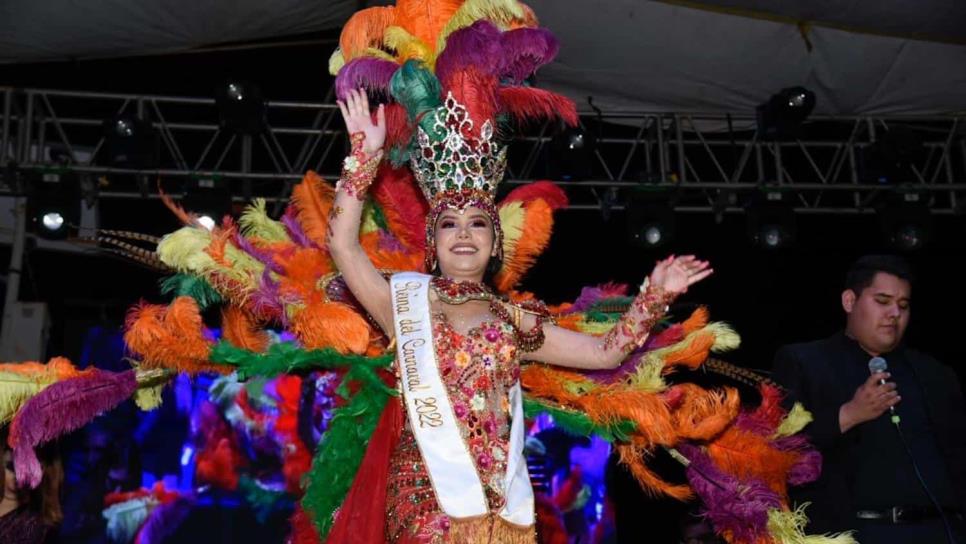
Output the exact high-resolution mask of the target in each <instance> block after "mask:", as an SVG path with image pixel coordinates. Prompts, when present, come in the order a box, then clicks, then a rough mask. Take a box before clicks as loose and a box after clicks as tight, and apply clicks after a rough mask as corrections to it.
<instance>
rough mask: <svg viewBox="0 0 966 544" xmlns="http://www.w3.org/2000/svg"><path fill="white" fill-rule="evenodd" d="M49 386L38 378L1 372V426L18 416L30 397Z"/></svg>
mask: <svg viewBox="0 0 966 544" xmlns="http://www.w3.org/2000/svg"><path fill="white" fill-rule="evenodd" d="M48 385H49V382H48V383H44V382H43V381H40V380H38V379H36V378H32V377H28V376H23V375H21V374H14V373H13V372H0V425H5V424H6V423H8V422H9V421H10V420H12V419H13V416H15V415H16V414H17V411H18V410H20V407H21V406H23V404H24V403H25V402H27V401H28V400H29V399H30V397H32V396H34V395H36V394H37V393H40V392H41V391H43V389H44V388H45V387H47V386H48Z"/></svg>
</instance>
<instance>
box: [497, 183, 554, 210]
mask: <svg viewBox="0 0 966 544" xmlns="http://www.w3.org/2000/svg"><path fill="white" fill-rule="evenodd" d="M532 200H543V201H544V202H546V203H547V205H548V206H550V209H552V210H559V209H562V208H566V207H567V205H568V204H569V202H568V200H567V193H565V192H564V190H563V189H561V188H560V187H559V186H557V185H555V184H554V183H553V182H550V181H535V182H533V183H528V184H526V185H521V186H519V187H517V188H516V189H514V190H512V191H510V194H508V195H506V198H505V199H503V202H501V203H500V204H501V205H503V204H506V203H507V202H517V201H520V202H530V201H532Z"/></svg>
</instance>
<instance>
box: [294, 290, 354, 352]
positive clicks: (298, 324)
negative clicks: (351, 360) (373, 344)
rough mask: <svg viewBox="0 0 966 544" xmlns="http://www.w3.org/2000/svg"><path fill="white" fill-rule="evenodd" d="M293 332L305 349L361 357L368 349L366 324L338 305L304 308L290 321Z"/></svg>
mask: <svg viewBox="0 0 966 544" xmlns="http://www.w3.org/2000/svg"><path fill="white" fill-rule="evenodd" d="M292 330H293V331H294V332H295V334H296V336H298V338H299V340H301V342H302V345H303V346H305V348H306V349H322V348H333V349H335V350H337V351H338V352H339V353H355V354H363V353H365V352H366V349H367V348H368V347H369V325H368V324H367V323H366V320H365V319H364V318H363V317H362V316H361V315H359V314H358V313H356V312H355V311H354V310H353V309H352V308H350V307H349V306H347V305H345V304H342V303H339V302H320V303H314V304H310V305H308V306H306V307H305V308H303V309H302V310H301V311H299V312H298V313H296V314H295V316H294V317H293V318H292Z"/></svg>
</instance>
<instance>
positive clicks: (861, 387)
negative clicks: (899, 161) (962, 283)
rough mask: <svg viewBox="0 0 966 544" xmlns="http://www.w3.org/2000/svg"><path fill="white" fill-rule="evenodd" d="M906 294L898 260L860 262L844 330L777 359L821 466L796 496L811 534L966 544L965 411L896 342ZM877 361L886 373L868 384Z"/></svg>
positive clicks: (905, 275) (948, 375)
mask: <svg viewBox="0 0 966 544" xmlns="http://www.w3.org/2000/svg"><path fill="white" fill-rule="evenodd" d="M911 291H912V275H911V273H910V270H909V267H908V265H907V264H906V263H905V261H903V260H902V259H900V258H898V257H892V256H867V257H863V258H861V259H859V260H858V261H857V262H856V263H855V264H854V265H853V266H852V268H851V269H850V270H849V273H848V277H847V280H846V286H845V290H844V291H843V292H842V308H843V309H844V310H845V313H846V325H845V330H844V331H842V332H839V333H836V334H835V335H833V336H832V337H830V338H826V339H824V340H818V341H815V342H809V343H805V344H794V345H790V346H785V347H783V348H781V349H780V350H779V351H778V353H777V354H776V357H775V365H774V375H773V378H774V379H775V381H776V382H778V383H779V384H780V385H782V386H783V387H785V388H786V390H787V391H788V395H789V399H788V400H789V401H795V400H797V401H800V402H801V403H802V404H803V405H804V406H805V408H807V409H808V410H809V411H810V412H811V413H812V415H813V416H814V420H813V421H812V423H811V424H810V425H809V426H808V427H806V428H805V432H806V434H808V435H809V436H810V437H811V439H812V442H813V443H814V444H815V446H816V447H818V449H819V450H820V451H821V452H822V455H823V458H824V459H823V461H824V463H823V465H824V466H823V470H822V475H821V477H820V478H819V479H818V480H817V481H816V482H814V483H813V484H810V485H808V486H805V487H803V488H801V489H800V490H798V491H797V493H795V494H793V496H792V498H793V499H795V501H796V502H797V503H802V502H810V503H811V506H810V507H809V508H808V510H807V511H806V513H807V514H808V516H809V518H810V519H811V525H810V527H809V529H810V531H811V532H837V531H845V530H851V529H855V530H857V531H858V533H857V534H856V538H857V540H858V541H859V542H861V543H862V544H876V543H893V542H895V543H937V544H942V543H944V542H949V541H950V539H952V541H954V542H959V543H960V544H966V536H964V534H966V531H964V530H963V517H962V512H963V506H964V495H966V493H964V492H966V406H964V402H963V394H962V391H961V389H960V386H959V382H958V380H957V377H956V374H955V373H954V372H953V371H952V370H951V369H949V368H948V367H946V366H944V365H942V364H940V363H939V362H938V361H936V360H935V359H933V358H932V357H930V356H928V355H926V354H924V353H921V352H918V351H915V350H913V349H910V348H908V347H906V346H905V345H904V344H903V342H902V337H903V334H904V333H905V330H906V326H907V325H908V324H909V314H910V302H911ZM873 357H882V358H884V359H885V360H886V361H887V363H888V370H887V371H886V372H879V373H871V374H870V369H869V361H870V360H871V359H872V358H873ZM894 420H898V421H899V423H898V424H896V423H895V422H894ZM937 506H938V508H937Z"/></svg>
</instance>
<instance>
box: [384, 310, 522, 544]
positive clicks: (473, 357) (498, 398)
mask: <svg viewBox="0 0 966 544" xmlns="http://www.w3.org/2000/svg"><path fill="white" fill-rule="evenodd" d="M516 338H517V336H516V334H515V330H514V328H513V326H512V325H510V324H509V323H505V322H503V321H501V320H499V319H494V320H490V321H486V322H483V323H481V324H480V325H478V326H476V327H473V328H472V329H470V330H469V331H467V332H466V334H461V333H460V332H459V331H457V330H456V329H455V328H453V326H452V325H451V324H450V322H449V321H448V320H447V319H446V316H445V314H442V313H439V312H434V313H433V343H434V345H435V350H436V362H437V365H438V367H439V373H440V377H441V378H442V381H443V383H444V384H445V386H446V389H447V393H448V394H449V398H450V403H451V404H452V407H453V412H454V415H455V416H456V420H457V424H458V425H459V429H460V434H461V435H462V437H463V441H464V443H465V444H466V447H467V449H468V450H469V453H470V457H471V458H472V459H473V463H474V464H475V465H476V469H477V473H478V474H479V476H480V481H481V483H482V484H483V489H484V492H485V494H486V498H487V503H488V506H489V508H490V511H491V512H498V511H499V510H500V509H502V508H503V506H504V503H505V501H506V497H505V496H504V489H503V481H504V478H505V476H506V467H507V455H508V453H507V452H508V449H509V439H510V423H511V422H510V400H509V390H510V388H511V387H513V385H514V384H515V383H516V381H517V380H518V379H519V377H520V365H519V348H518V346H517V345H516ZM388 499H389V500H388V504H387V509H388V514H389V515H388V524H387V527H386V529H387V539H388V540H389V541H390V542H396V541H397V539H399V538H400V537H401V536H402V535H403V534H408V536H409V537H410V538H412V537H415V540H413V541H418V542H444V541H445V536H444V535H445V534H446V533H447V532H448V528H449V520H448V518H446V516H445V515H443V514H442V512H441V511H440V510H439V506H438V504H436V497H435V494H434V493H433V491H432V487H431V481H430V479H429V477H428V474H427V473H426V468H425V465H424V464H423V461H422V458H421V457H420V454H419V449H418V448H417V447H416V444H415V438H414V437H413V435H412V432H411V431H410V430H409V425H408V423H407V426H406V429H405V430H404V431H403V434H402V436H401V437H400V441H399V445H398V446H397V448H396V451H395V453H394V454H393V460H392V463H391V467H390V482H389V494H388ZM417 520H421V521H417ZM403 540H406V539H403ZM406 541H407V542H408V541H409V540H406Z"/></svg>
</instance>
